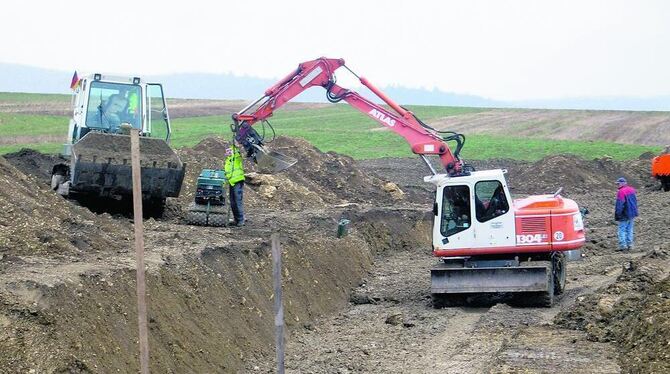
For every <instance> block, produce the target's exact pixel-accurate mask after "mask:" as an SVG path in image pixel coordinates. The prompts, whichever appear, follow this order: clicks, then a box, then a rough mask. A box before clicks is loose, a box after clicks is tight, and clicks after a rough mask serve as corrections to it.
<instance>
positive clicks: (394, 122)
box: [233, 57, 465, 175]
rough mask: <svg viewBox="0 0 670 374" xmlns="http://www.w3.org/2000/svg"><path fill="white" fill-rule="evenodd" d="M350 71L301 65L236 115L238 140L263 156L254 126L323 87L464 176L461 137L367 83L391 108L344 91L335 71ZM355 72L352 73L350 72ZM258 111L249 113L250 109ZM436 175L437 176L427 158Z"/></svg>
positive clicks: (329, 62)
mask: <svg viewBox="0 0 670 374" xmlns="http://www.w3.org/2000/svg"><path fill="white" fill-rule="evenodd" d="M340 67H345V68H346V69H347V70H349V68H347V67H346V66H345V64H344V60H343V59H332V58H324V57H322V58H319V59H316V60H312V61H307V62H303V63H301V64H300V65H299V66H298V68H297V69H296V70H294V71H293V72H292V73H290V74H289V75H287V76H286V77H284V78H283V79H282V80H280V81H279V82H278V83H277V84H275V85H274V86H272V87H270V88H269V89H267V90H266V91H265V93H264V94H263V96H262V97H260V98H259V99H258V100H256V101H255V102H253V103H251V104H250V105H248V106H247V107H245V108H244V109H242V110H241V111H240V112H238V113H235V114H233V122H234V125H233V127H234V128H233V131H234V132H235V133H236V138H237V140H238V141H239V142H240V143H241V144H242V145H244V147H245V149H246V150H247V154H248V155H249V156H256V155H257V153H256V152H257V151H259V150H260V151H261V152H263V149H262V148H261V147H262V143H263V141H262V139H260V137H259V136H258V134H257V133H256V132H255V131H254V130H253V129H252V127H251V126H253V125H254V124H256V123H258V122H262V121H266V120H267V119H268V118H269V117H271V116H272V114H273V113H274V111H275V110H276V109H278V108H280V107H281V106H282V105H284V104H285V103H287V102H288V101H290V100H291V99H293V98H294V97H296V96H297V95H299V94H300V93H302V92H303V91H305V90H306V89H308V88H311V87H315V86H321V87H323V88H324V89H325V90H326V98H327V99H328V100H329V101H330V102H333V103H337V102H340V101H345V102H346V103H348V104H349V105H351V106H352V107H354V108H355V109H357V110H358V111H360V112H361V113H363V114H365V115H367V116H368V117H370V118H372V119H373V120H375V121H377V122H378V123H379V124H381V125H382V126H384V127H386V128H388V129H389V130H391V131H393V132H395V133H396V134H398V135H400V136H402V137H403V138H404V139H405V140H406V141H407V143H409V145H410V147H411V149H412V152H414V153H415V154H418V155H420V156H422V157H423V156H425V155H438V156H439V157H440V160H441V162H442V164H443V166H444V169H445V171H446V173H447V174H449V175H458V174H460V173H462V172H463V162H462V160H461V159H460V158H459V157H458V154H459V152H460V150H461V148H462V146H463V142H464V139H465V138H464V137H463V135H461V134H454V133H449V136H448V137H446V138H445V137H443V136H442V135H440V133H438V131H437V130H435V129H433V128H432V127H430V126H428V125H426V124H425V123H423V122H421V120H419V119H418V118H417V117H416V116H415V115H414V113H412V112H411V111H409V110H407V109H404V108H402V107H401V106H400V105H398V104H397V103H395V102H394V101H393V100H391V99H390V98H389V97H388V96H386V95H385V94H384V93H383V92H381V91H380V90H379V89H378V88H377V87H375V86H374V85H372V83H370V82H369V81H368V80H367V79H365V78H362V77H359V76H358V75H356V74H355V73H353V72H352V73H353V74H354V75H356V77H357V78H358V79H359V81H360V82H361V84H363V85H364V86H365V87H367V88H368V89H370V91H372V92H373V93H374V94H375V95H376V96H377V97H378V98H379V99H380V100H382V101H383V102H384V103H386V104H387V105H388V107H384V106H382V105H379V104H377V103H374V102H372V101H371V100H369V99H367V98H365V97H363V96H361V95H360V94H359V93H357V92H355V91H352V90H349V89H346V88H343V87H341V86H339V85H338V84H337V83H336V78H335V75H334V72H335V70H337V69H338V68H340ZM349 71H351V70H349ZM254 107H256V109H255V110H254V111H253V112H252V113H249V111H250V109H252V108H254ZM450 140H454V141H456V142H457V144H458V145H457V148H456V151H455V152H453V153H452V151H451V149H450V148H449V146H448V145H447V141H450ZM424 161H426V164H427V165H428V166H429V167H430V168H431V170H432V171H433V174H436V172H435V171H434V170H433V169H432V166H430V163H428V161H427V160H426V159H425V158H424Z"/></svg>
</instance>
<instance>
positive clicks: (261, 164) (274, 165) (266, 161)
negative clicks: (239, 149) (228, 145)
mask: <svg viewBox="0 0 670 374" xmlns="http://www.w3.org/2000/svg"><path fill="white" fill-rule="evenodd" d="M253 146H254V147H255V148H256V163H257V171H258V172H259V173H263V174H274V173H278V172H280V171H283V170H286V169H288V168H290V167H291V166H293V165H294V164H295V163H296V162H298V160H296V159H294V158H293V157H289V156H286V155H283V154H281V153H279V152H275V151H269V150H267V149H265V148H264V147H260V146H257V145H255V144H254V145H253Z"/></svg>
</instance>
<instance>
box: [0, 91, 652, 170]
mask: <svg viewBox="0 0 670 374" xmlns="http://www.w3.org/2000/svg"><path fill="white" fill-rule="evenodd" d="M65 99H67V100H69V97H68V96H67V95H36V94H15V93H4V94H3V93H0V103H2V102H10V101H12V102H16V101H20V100H25V101H31V100H33V101H35V102H38V103H39V102H45V101H48V100H65ZM410 109H411V110H412V111H413V112H414V113H415V114H416V115H417V116H418V117H419V118H421V119H422V120H424V121H425V122H427V123H430V122H431V120H433V121H437V120H440V121H444V119H445V118H447V119H448V118H458V117H459V116H471V115H473V114H476V113H484V112H488V113H495V111H492V110H490V109H479V108H459V107H438V106H411V107H410ZM230 122H231V120H230V117H228V116H210V117H190V118H178V119H174V120H173V137H172V144H173V146H175V147H184V146H192V145H194V144H196V143H198V142H199V141H200V140H202V139H203V138H204V137H207V136H211V135H217V136H224V137H229V136H230V128H229V124H230ZM271 123H272V125H273V127H274V128H275V131H276V132H277V134H278V135H287V136H295V137H301V138H304V139H306V140H308V141H310V142H311V143H313V144H314V145H315V146H317V147H318V148H319V149H321V150H323V151H336V152H339V153H344V154H348V155H350V156H352V157H354V158H357V159H365V158H377V157H386V156H395V157H398V156H399V157H402V156H412V153H411V152H410V151H409V147H408V145H407V143H406V142H405V140H404V139H403V138H401V137H399V136H397V135H395V134H394V133H392V132H391V131H389V130H388V129H386V128H384V127H381V126H380V125H379V124H377V123H376V122H375V121H373V120H371V119H370V118H368V117H366V116H364V115H361V114H360V113H359V112H357V111H356V110H354V109H352V108H351V107H349V106H348V105H345V104H340V105H332V106H329V107H326V108H319V109H304V110H295V111H281V110H279V111H277V112H276V114H275V116H274V117H272V118H271ZM67 126H68V118H67V117H64V116H52V115H32V114H15V113H0V153H7V152H13V151H16V150H18V149H20V148H23V147H29V148H34V149H37V150H40V151H42V152H50V153H51V152H58V151H59V150H60V149H61V143H62V141H63V139H64V138H65V134H66V131H67ZM256 127H257V129H258V131H259V132H262V131H263V128H262V126H261V125H260V124H259V125H257V126H256ZM265 131H266V135H267V136H268V137H271V129H270V128H268V127H266V128H265ZM464 132H465V134H466V146H465V148H464V150H463V156H464V157H465V158H466V159H487V158H513V159H519V160H537V159H540V158H542V157H544V156H546V155H550V154H557V153H571V154H575V155H578V156H580V157H583V158H586V159H592V158H597V157H602V156H605V155H608V156H611V157H614V158H615V159H631V158H636V157H638V156H639V155H640V154H641V153H643V152H646V151H652V152H658V151H660V147H650V146H641V145H631V144H616V143H611V142H603V141H580V140H548V139H542V138H538V137H521V136H515V135H514V134H513V133H507V134H505V135H500V134H499V135H490V134H481V133H479V134H473V135H468V132H467V131H464Z"/></svg>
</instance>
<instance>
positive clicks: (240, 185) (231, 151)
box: [223, 144, 244, 226]
mask: <svg viewBox="0 0 670 374" xmlns="http://www.w3.org/2000/svg"><path fill="white" fill-rule="evenodd" d="M223 171H224V172H225V173H226V179H227V180H228V185H229V186H230V187H229V189H230V190H229V191H230V193H229V201H230V209H231V210H232V211H233V219H234V221H233V222H232V224H233V226H244V206H243V201H242V200H243V197H244V168H243V167H242V156H241V155H240V151H239V150H238V148H237V147H236V146H235V145H234V144H233V145H231V146H230V147H229V148H226V161H225V162H224V166H223Z"/></svg>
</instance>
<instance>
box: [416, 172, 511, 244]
mask: <svg viewBox="0 0 670 374" xmlns="http://www.w3.org/2000/svg"><path fill="white" fill-rule="evenodd" d="M426 181H428V182H431V183H434V184H435V185H436V187H437V189H436V199H435V204H434V214H435V217H434V224H433V247H434V248H439V249H445V250H448V249H475V248H483V247H491V246H508V245H510V246H512V245H514V240H515V237H514V232H515V231H514V227H515V226H514V225H515V221H514V212H513V205H512V200H511V196H510V194H509V190H508V188H507V183H506V181H505V178H504V171H503V170H486V171H480V172H472V173H471V174H470V175H468V176H461V177H448V176H446V175H436V176H431V177H426Z"/></svg>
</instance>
